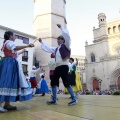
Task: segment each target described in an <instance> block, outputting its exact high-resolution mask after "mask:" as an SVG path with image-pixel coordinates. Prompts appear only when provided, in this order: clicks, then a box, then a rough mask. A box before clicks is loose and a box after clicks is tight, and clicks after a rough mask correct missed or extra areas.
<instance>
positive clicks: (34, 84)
mask: <svg viewBox="0 0 120 120" xmlns="http://www.w3.org/2000/svg"><path fill="white" fill-rule="evenodd" d="M39 71H40V67H39V68H38V69H37V68H36V67H35V66H33V67H32V71H31V73H30V83H31V88H32V93H33V96H34V95H35V93H36V89H37V81H36V73H38V72H39Z"/></svg>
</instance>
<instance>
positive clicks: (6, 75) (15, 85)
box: [0, 31, 34, 112]
mask: <svg viewBox="0 0 120 120" xmlns="http://www.w3.org/2000/svg"><path fill="white" fill-rule="evenodd" d="M4 39H5V40H4V43H3V47H2V51H3V52H4V56H5V57H4V59H2V61H0V112H7V110H16V109H17V107H16V106H12V105H10V102H16V101H25V100H29V99H31V98H32V91H31V89H28V84H27V82H26V79H22V78H23V77H21V76H23V72H20V71H21V69H22V66H20V62H19V61H18V60H17V57H18V53H17V51H19V50H22V49H24V48H28V47H34V45H33V44H29V45H26V46H17V45H16V44H15V42H14V41H15V39H16V37H15V34H14V33H13V32H11V31H6V32H5V34H4ZM3 102H5V105H4V107H2V103H3Z"/></svg>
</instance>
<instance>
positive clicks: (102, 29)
mask: <svg viewBox="0 0 120 120" xmlns="http://www.w3.org/2000/svg"><path fill="white" fill-rule="evenodd" d="M98 21H99V28H97V29H95V27H93V35H94V41H93V42H94V43H96V42H99V41H101V40H106V39H107V37H108V33H107V24H106V16H105V14H104V13H99V14H98Z"/></svg>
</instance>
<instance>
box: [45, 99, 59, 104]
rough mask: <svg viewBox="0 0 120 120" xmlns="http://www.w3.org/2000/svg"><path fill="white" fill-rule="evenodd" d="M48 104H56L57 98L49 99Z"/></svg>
mask: <svg viewBox="0 0 120 120" xmlns="http://www.w3.org/2000/svg"><path fill="white" fill-rule="evenodd" d="M47 104H48V105H56V104H57V103H56V101H55V100H51V101H47Z"/></svg>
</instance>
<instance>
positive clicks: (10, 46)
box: [6, 41, 16, 52]
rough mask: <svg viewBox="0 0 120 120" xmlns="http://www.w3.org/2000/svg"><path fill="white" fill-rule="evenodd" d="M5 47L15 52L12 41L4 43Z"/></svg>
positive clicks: (14, 45)
mask: <svg viewBox="0 0 120 120" xmlns="http://www.w3.org/2000/svg"><path fill="white" fill-rule="evenodd" d="M6 47H7V49H8V50H12V52H15V51H14V49H15V48H16V44H15V43H14V42H13V41H9V42H8V43H7V44H6Z"/></svg>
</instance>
